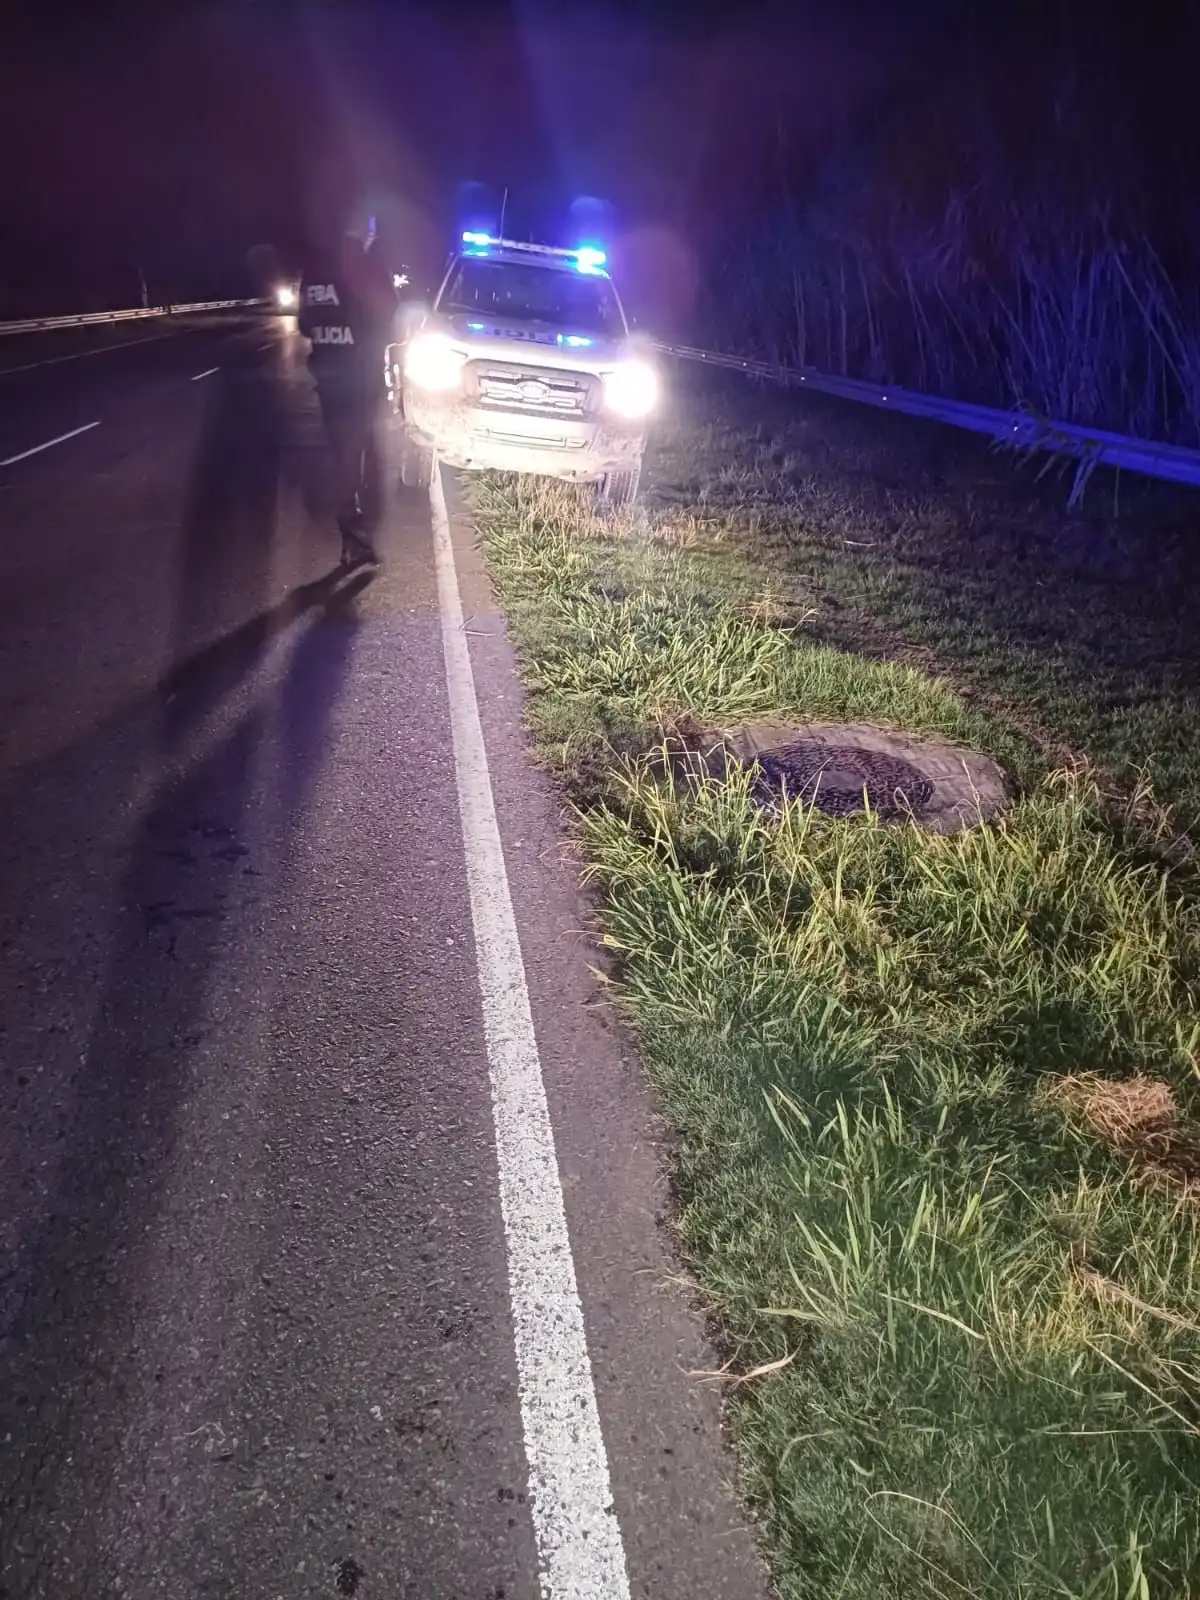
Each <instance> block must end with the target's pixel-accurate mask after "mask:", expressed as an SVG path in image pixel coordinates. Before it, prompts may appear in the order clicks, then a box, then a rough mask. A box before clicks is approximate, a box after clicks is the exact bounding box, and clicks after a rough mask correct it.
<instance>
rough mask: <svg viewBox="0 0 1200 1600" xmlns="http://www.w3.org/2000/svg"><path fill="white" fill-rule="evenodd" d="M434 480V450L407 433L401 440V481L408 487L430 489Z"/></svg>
mask: <svg viewBox="0 0 1200 1600" xmlns="http://www.w3.org/2000/svg"><path fill="white" fill-rule="evenodd" d="M432 481H433V451H432V450H431V449H430V448H429V446H428V445H427V444H421V443H420V441H419V440H417V439H413V438H411V437H410V436H409V435H408V434H405V435H404V437H403V439H402V440H401V441H400V482H401V483H402V484H403V485H404V487H405V488H406V489H428V487H429V485H430V484H431V483H432Z"/></svg>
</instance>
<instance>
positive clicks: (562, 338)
mask: <svg viewBox="0 0 1200 1600" xmlns="http://www.w3.org/2000/svg"><path fill="white" fill-rule="evenodd" d="M556 343H558V344H562V345H566V347H567V349H568V350H586V349H587V348H588V347H589V346H590V345H592V344H594V343H595V340H594V339H585V338H584V336H583V334H581V333H560V334H559V335H558V338H557V340H556Z"/></svg>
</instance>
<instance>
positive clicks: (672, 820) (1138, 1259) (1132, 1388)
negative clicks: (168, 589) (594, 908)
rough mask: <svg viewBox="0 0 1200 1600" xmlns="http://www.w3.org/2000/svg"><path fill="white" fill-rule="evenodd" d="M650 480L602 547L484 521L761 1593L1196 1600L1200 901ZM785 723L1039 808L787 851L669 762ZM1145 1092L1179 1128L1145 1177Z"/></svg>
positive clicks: (715, 789) (530, 510) (512, 516)
mask: <svg viewBox="0 0 1200 1600" xmlns="http://www.w3.org/2000/svg"><path fill="white" fill-rule="evenodd" d="M662 481H663V480H662V478H661V477H660V498H659V501H658V504H657V507H656V508H654V509H652V510H651V511H650V513H649V515H648V516H647V515H641V514H639V515H635V516H630V517H627V518H625V519H624V520H617V521H612V520H604V519H600V518H597V517H595V516H594V515H593V514H592V513H591V512H590V511H589V510H588V508H587V507H586V506H585V504H584V503H583V502H582V501H581V500H580V499H578V498H577V497H575V496H573V495H571V494H569V493H565V492H559V491H556V490H554V489H546V488H539V487H537V486H531V485H528V484H519V483H518V484H507V483H506V484H498V483H491V482H485V483H482V484H479V485H476V487H475V489H474V498H475V502H476V509H477V515H478V518H479V521H480V525H481V528H482V531H483V533H484V536H485V545H486V549H487V553H488V557H489V561H490V563H491V569H492V572H493V575H494V578H495V581H496V583H497V586H498V589H499V592H500V595H501V597H502V600H503V603H504V605H505V609H506V611H507V613H508V615H509V618H510V621H511V624H512V627H513V630H514V635H515V639H516V643H517V647H518V651H519V654H520V657H521V661H522V665H523V671H524V674H525V677H526V681H527V683H528V685H529V688H530V690H531V700H530V723H531V728H532V731H533V736H534V740H535V743H536V745H537V747H538V749H539V751H540V753H541V755H542V758H543V759H544V760H545V761H546V762H547V763H548V764H549V765H550V766H551V767H552V769H553V770H555V771H556V772H557V773H558V774H559V776H560V777H561V779H562V781H563V782H564V784H565V786H566V788H567V791H568V792H569V793H570V794H571V796H572V797H573V798H574V800H575V802H576V804H577V806H578V808H579V826H580V830H581V835H582V839H583V843H584V846H585V851H586V860H587V864H588V865H587V871H588V876H589V878H590V881H591V883H592V886H593V888H594V891H595V893H596V896H597V900H598V904H599V906H600V909H601V913H602V919H603V939H604V943H605V944H606V946H607V947H608V949H609V951H610V952H611V953H612V956H613V957H614V975H613V977H612V979H611V982H612V984H613V989H614V994H615V996H616V997H617V998H618V999H619V1001H620V1003H621V1005H622V1006H623V1007H624V1009H625V1011H626V1014H627V1015H628V1017H629V1019H630V1022H631V1024H632V1026H633V1027H634V1028H635V1030H636V1032H637V1036H638V1038H639V1042H640V1046H641V1051H642V1057H643V1060H644V1062H645V1065H646V1068H647V1071H648V1073H649V1075H650V1077H651V1079H652V1081H653V1083H654V1085H655V1087H656V1090H657V1092H658V1094H659V1096H660V1097H661V1101H662V1105H663V1108H664V1111H665V1113H666V1115H667V1117H668V1118H669V1120H670V1122H671V1124H672V1125H673V1127H674V1129H675V1132H676V1139H675V1141H674V1144H673V1158H672V1159H673V1163H674V1172H673V1177H674V1185H675V1195H676V1203H677V1225H678V1231H679V1238H680V1243H681V1247H682V1249H683V1251H684V1253H685V1255H686V1257H687V1259H688V1261H689V1263H690V1265H691V1267H692V1270H693V1272H694V1274H695V1277H696V1280H697V1282H698V1283H699V1285H700V1286H701V1289H702V1291H703V1293H704V1295H705V1297H706V1300H707V1303H708V1304H709V1306H710V1308H711V1311H712V1314H713V1317H714V1322H715V1326H716V1328H717V1329H718V1330H719V1332H718V1337H719V1339H720V1342H721V1344H722V1345H723V1348H724V1352H725V1356H726V1358H727V1361H728V1369H729V1374H730V1377H731V1379H736V1378H744V1380H745V1381H741V1382H733V1383H732V1384H731V1387H730V1390H729V1405H730V1420H731V1426H732V1429H733V1432H734V1435H735V1438H736V1443H737V1451H738V1463H739V1473H740V1479H741V1483H742V1486H743V1489H744V1492H745V1494H746V1495H747V1497H748V1499H749V1500H750V1502H751V1503H752V1504H753V1506H754V1507H755V1509H756V1511H757V1513H758V1516H759V1518H760V1523H761V1526H762V1529H763V1534H764V1541H765V1545H766V1548H767V1552H768V1555H769V1558H770V1560H771V1563H772V1566H773V1570H774V1573H775V1576H776V1580H777V1582H778V1585H779V1588H780V1590H781V1592H782V1593H783V1594H784V1595H786V1596H788V1597H794V1600H800V1597H803V1600H817V1597H821V1600H835V1597H843V1600H881V1597H896V1600H900V1597H904V1600H915V1597H922V1600H923V1597H934V1596H937V1597H939V1600H940V1597H949V1596H963V1595H970V1596H973V1597H986V1600H1018V1597H1019V1600H1032V1597H1035V1596H1036V1597H1042V1596H1046V1597H1050V1596H1056V1597H1080V1600H1082V1597H1085V1596H1086V1597H1088V1600H1093V1597H1094V1600H1101V1597H1104V1600H1109V1597H1112V1600H1141V1597H1146V1600H1166V1597H1171V1600H1182V1597H1185V1596H1188V1595H1192V1596H1195V1595H1197V1594H1200V1587H1197V1583H1198V1581H1200V1580H1198V1578H1197V1575H1198V1574H1200V1258H1198V1256H1197V1245H1198V1244H1200V1239H1198V1238H1197V1232H1198V1221H1197V1218H1198V1215H1200V1214H1198V1213H1197V1210H1196V1208H1195V1205H1194V1202H1193V1200H1192V1198H1191V1195H1190V1192H1189V1191H1188V1189H1187V1185H1186V1181H1185V1180H1186V1177H1187V1173H1188V1171H1189V1170H1190V1169H1189V1168H1187V1166H1186V1163H1184V1164H1183V1165H1182V1166H1179V1167H1178V1170H1176V1167H1174V1166H1172V1161H1171V1152H1172V1151H1175V1152H1176V1153H1177V1154H1178V1153H1179V1152H1183V1153H1184V1154H1185V1155H1186V1153H1187V1152H1188V1151H1189V1150H1191V1149H1192V1146H1191V1145H1190V1144H1189V1143H1188V1129H1189V1127H1190V1124H1191V1122H1192V1119H1193V1118H1194V1117H1195V1116H1196V1113H1197V1100H1198V1098H1200V1022H1198V1021H1197V1020H1196V1017H1197V1010H1198V1008H1197V1004H1196V1001H1197V997H1198V991H1200V915H1198V913H1197V909H1196V905H1195V901H1194V898H1193V897H1192V895H1191V894H1190V893H1189V889H1190V887H1191V876H1190V874H1191V871H1192V869H1191V867H1190V865H1189V864H1188V863H1187V862H1186V861H1185V862H1183V863H1182V864H1181V865H1178V866H1174V867H1172V866H1170V865H1168V860H1169V859H1170V852H1169V851H1168V850H1167V849H1165V848H1164V847H1165V846H1166V845H1167V844H1168V843H1169V842H1170V841H1169V837H1168V836H1167V834H1166V832H1165V829H1166V823H1165V822H1164V821H1160V823H1159V832H1157V833H1155V832H1153V831H1150V829H1149V824H1148V823H1147V821H1146V820H1145V819H1146V818H1147V817H1148V816H1152V815H1153V813H1152V811H1151V809H1150V808H1148V807H1147V806H1145V805H1140V806H1136V807H1131V808H1130V810H1129V812H1128V814H1127V815H1125V816H1124V817H1114V813H1113V807H1112V802H1111V796H1109V795H1106V794H1102V792H1101V790H1100V788H1099V787H1098V786H1097V785H1096V783H1095V782H1094V781H1093V779H1092V778H1091V777H1089V776H1088V775H1087V773H1086V771H1081V770H1079V769H1078V768H1077V769H1075V770H1073V771H1071V772H1063V771H1061V770H1056V769H1055V765H1054V763H1053V762H1052V761H1051V760H1049V759H1048V758H1047V749H1048V746H1047V744H1046V743H1045V742H1044V741H1039V739H1038V738H1037V737H1036V730H1031V728H1030V727H1029V726H1023V725H1022V722H1021V719H1020V718H1019V717H1011V718H1010V717H1006V716H1003V715H999V714H997V711H996V709H995V707H994V705H992V704H990V703H983V702H981V701H980V702H977V703H975V704H970V703H968V701H967V700H965V699H964V698H963V696H962V695H961V694H960V693H958V692H956V689H955V688H953V687H951V686H950V684H949V683H948V682H947V681H945V680H944V679H940V678H937V677H933V676H930V675H928V674H927V673H926V672H925V671H923V670H921V668H920V667H919V666H918V665H914V664H913V663H912V661H911V660H909V661H890V660H887V659H882V658H881V655H882V652H881V651H879V650H875V651H873V652H872V653H863V652H861V651H851V650H847V649H844V648H838V647H837V646H836V644H835V643H834V642H833V636H834V630H833V629H832V628H831V626H830V619H829V614H828V601H829V596H828V594H827V593H824V592H817V589H818V586H817V585H815V584H814V583H813V582H812V581H811V575H810V576H809V579H808V581H806V582H797V581H794V578H795V575H794V573H792V572H790V570H789V568H788V566H787V563H786V562H781V561H780V560H779V546H778V544H777V543H775V542H774V541H773V540H772V539H765V540H764V539H763V538H761V536H760V533H758V532H756V531H755V530H754V529H753V528H749V527H748V526H747V523H748V521H749V518H748V517H746V518H743V521H742V523H741V525H740V531H739V525H738V523H737V517H736V513H735V511H734V510H732V509H731V508H730V507H728V506H726V507H724V508H723V509H722V510H721V511H720V512H719V513H714V511H713V509H712V507H711V506H710V505H708V504H707V503H706V501H705V499H704V498H703V495H702V494H701V493H700V492H699V491H697V492H696V493H694V494H693V495H692V497H691V498H690V499H689V500H686V501H683V500H681V497H680V496H679V495H678V493H676V496H675V503H674V504H673V505H672V504H670V503H667V501H668V499H669V497H668V496H665V495H663V493H662V489H661V484H662ZM676 482H677V480H676ZM863 616H864V620H865V621H870V620H872V619H871V617H870V614H868V613H866V612H864V613H863ZM882 620H884V621H888V620H889V619H888V618H886V617H885V618H883V619H882ZM892 620H894V619H892ZM1064 683H1065V680H1064ZM1055 692H1056V695H1061V696H1063V697H1066V698H1067V699H1069V698H1070V694H1069V689H1068V688H1067V687H1065V686H1060V687H1059V688H1058V689H1056V691H1055ZM791 715H795V716H797V717H803V718H804V719H806V720H810V719H811V720H820V719H823V718H831V719H838V720H847V719H848V720H855V719H870V720H873V721H881V722H885V723H888V724H891V725H894V726H897V727H900V728H903V729H905V730H908V731H912V732H935V733H937V734H939V735H941V736H944V737H949V738H951V739H959V740H963V741H969V742H971V743H973V744H975V745H977V746H979V747H982V748H985V749H987V750H989V751H991V752H992V753H993V754H995V755H997V756H998V757H999V758H1000V759H1002V760H1003V761H1004V762H1005V763H1006V764H1007V765H1008V766H1009V768H1010V770H1012V771H1013V772H1014V773H1015V775H1016V776H1017V778H1018V780H1019V785H1020V797H1019V798H1018V800H1017V801H1016V803H1015V804H1014V806H1013V807H1012V808H1011V810H1010V811H1009V812H1008V813H1007V815H1006V816H1005V817H1004V819H1003V821H1002V822H1001V823H999V824H998V825H996V826H993V827H990V828H980V829H976V830H972V831H970V832H967V833H964V834H960V835H957V836H954V837H950V838H944V837H932V836H930V835H927V834H925V833H923V832H922V831H921V830H919V829H918V828H916V827H915V826H911V825H905V826H887V825H884V824H881V823H880V822H878V821H877V820H876V819H874V818H872V817H870V816H858V817H855V818H851V819H848V820H840V821H839V820H834V819H831V818H827V817H824V816H822V815H820V814H819V813H817V812H815V811H812V810H806V809H804V808H803V807H801V806H799V805H791V806H788V807H787V808H785V811H784V814H783V816H782V819H780V820H778V821H771V820H768V819H767V818H765V817H764V816H763V815H762V814H761V813H760V812H758V811H757V810H756V809H755V807H754V806H753V804H752V803H751V800H750V797H749V792H748V783H747V781H746V779H745V778H744V777H742V778H736V777H735V778H733V779H731V780H728V781H724V782H716V781H713V780H703V781H696V780H695V779H694V778H692V779H688V778H687V777H686V776H684V775H682V774H680V773H678V771H677V770H676V769H674V768H673V767H672V765H671V764H670V763H669V762H665V761H663V760H662V759H661V757H662V748H663V746H664V742H670V741H671V740H673V739H674V737H675V735H676V734H677V733H678V732H679V730H680V729H691V728H695V727H697V726H700V727H717V726H724V725H728V724H730V723H734V722H738V721H743V720H747V719H750V718H754V717H759V716H766V717H771V718H772V719H775V718H780V717H787V716H791ZM1054 731H1055V733H1056V734H1057V735H1058V736H1059V737H1061V738H1062V740H1063V741H1064V742H1067V741H1068V738H1069V735H1070V733H1071V730H1070V729H1064V728H1063V727H1062V726H1061V725H1058V726H1056V727H1055V730H1054ZM673 772H675V775H674V776H672V773H673ZM1089 1075H1090V1076H1089ZM1095 1081H1099V1082H1101V1083H1103V1082H1105V1081H1109V1082H1113V1083H1117V1084H1124V1085H1128V1086H1129V1090H1128V1093H1129V1099H1128V1102H1125V1101H1120V1104H1121V1105H1124V1106H1126V1109H1127V1110H1129V1112H1130V1117H1129V1120H1130V1123H1131V1125H1132V1131H1131V1134H1130V1140H1128V1141H1126V1142H1125V1143H1124V1144H1122V1143H1121V1142H1120V1141H1119V1140H1117V1141H1114V1140H1113V1139H1111V1138H1107V1137H1104V1138H1102V1137H1101V1136H1100V1134H1101V1133H1102V1132H1103V1131H1104V1124H1103V1123H1102V1122H1101V1120H1100V1119H1099V1118H1098V1117H1097V1116H1094V1115H1090V1114H1088V1111H1087V1106H1088V1105H1089V1104H1090V1102H1089V1101H1088V1099H1087V1096H1086V1095H1082V1096H1081V1095H1076V1096H1075V1097H1074V1098H1073V1099H1070V1100H1068V1099H1067V1098H1066V1097H1064V1095H1063V1094H1062V1093H1061V1092H1059V1091H1058V1090H1057V1089H1056V1086H1059V1085H1062V1084H1067V1085H1075V1086H1076V1087H1077V1088H1081V1087H1083V1086H1085V1085H1086V1084H1087V1083H1090V1082H1095ZM1147 1085H1148V1086H1150V1088H1152V1089H1153V1090H1154V1091H1155V1092H1156V1094H1157V1102H1156V1103H1157V1104H1158V1106H1159V1107H1160V1110H1161V1106H1162V1105H1163V1104H1164V1103H1165V1104H1166V1105H1167V1106H1168V1108H1169V1109H1170V1108H1173V1115H1174V1119H1175V1123H1174V1126H1173V1127H1172V1126H1171V1124H1170V1119H1169V1118H1168V1119H1167V1123H1166V1124H1164V1123H1163V1122H1162V1120H1161V1118H1160V1121H1159V1123H1158V1124H1156V1126H1155V1128H1154V1129H1153V1130H1151V1132H1152V1135H1153V1137H1152V1138H1148V1139H1146V1140H1145V1141H1143V1143H1144V1148H1143V1147H1142V1145H1139V1143H1138V1141H1139V1138H1140V1136H1141V1134H1142V1133H1145V1132H1147V1130H1146V1129H1139V1128H1138V1127H1137V1126H1136V1122H1137V1118H1136V1115H1135V1112H1136V1105H1137V1093H1138V1086H1147ZM1120 1093H1121V1091H1118V1094H1120ZM1081 1108H1082V1109H1081ZM1154 1139H1157V1140H1158V1144H1157V1145H1155V1144H1154V1143H1153V1140H1154ZM1152 1150H1157V1151H1158V1152H1159V1154H1160V1156H1161V1155H1163V1153H1164V1152H1165V1153H1166V1155H1165V1158H1164V1159H1163V1160H1161V1161H1160V1162H1159V1166H1158V1170H1159V1171H1160V1172H1161V1171H1164V1170H1165V1172H1166V1176H1165V1177H1160V1178H1159V1179H1158V1181H1151V1168H1150V1166H1149V1165H1148V1164H1147V1161H1146V1160H1145V1159H1143V1158H1144V1157H1145V1155H1146V1154H1147V1152H1151V1151H1152ZM1139 1151H1140V1154H1139ZM760 1369H768V1370H765V1371H760ZM755 1373H758V1375H757V1376H746V1375H748V1374H755Z"/></svg>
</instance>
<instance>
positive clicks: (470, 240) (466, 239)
mask: <svg viewBox="0 0 1200 1600" xmlns="http://www.w3.org/2000/svg"><path fill="white" fill-rule="evenodd" d="M462 242H463V243H464V244H476V245H489V244H494V243H495V242H496V241H495V240H494V239H493V238H492V236H491V235H490V234H488V233H476V232H474V231H468V232H467V233H464V234H463V236H462Z"/></svg>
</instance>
